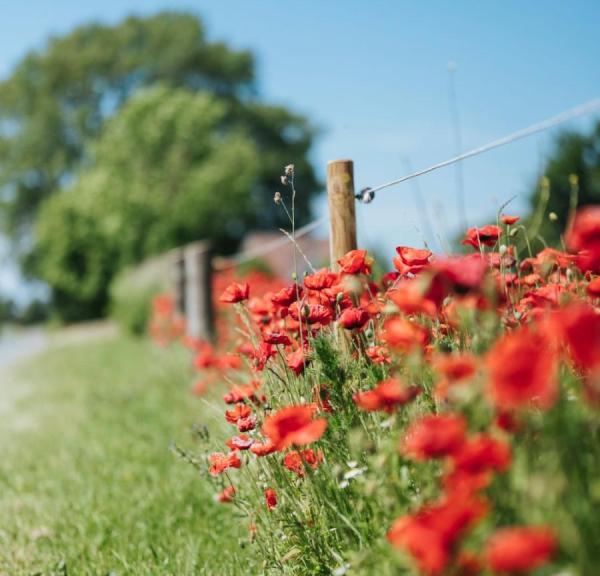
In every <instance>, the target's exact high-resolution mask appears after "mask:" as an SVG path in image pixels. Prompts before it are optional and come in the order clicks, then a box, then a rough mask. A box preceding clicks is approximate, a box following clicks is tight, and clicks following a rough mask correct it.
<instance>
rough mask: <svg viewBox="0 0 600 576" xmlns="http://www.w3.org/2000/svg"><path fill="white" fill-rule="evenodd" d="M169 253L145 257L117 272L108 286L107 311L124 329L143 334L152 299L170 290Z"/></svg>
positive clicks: (135, 333) (134, 333)
mask: <svg viewBox="0 0 600 576" xmlns="http://www.w3.org/2000/svg"><path fill="white" fill-rule="evenodd" d="M169 264H170V260H169V255H168V254H166V255H163V256H158V257H155V258H151V259H149V260H146V261H145V262H144V263H143V264H141V265H139V266H136V267H133V268H127V269H125V270H123V271H122V272H120V273H119V274H117V276H116V277H115V279H114V280H113V282H112V284H111V286H110V312H111V316H112V317H113V318H114V319H115V320H116V321H117V322H118V323H119V325H120V326H121V328H123V329H124V331H125V332H128V333H129V334H133V335H141V334H144V333H145V331H146V328H147V324H148V319H149V316H150V312H151V310H152V300H153V299H154V297H155V296H156V295H158V294H161V293H163V292H166V291H167V290H168V289H169V285H168V280H169V274H170V269H169Z"/></svg>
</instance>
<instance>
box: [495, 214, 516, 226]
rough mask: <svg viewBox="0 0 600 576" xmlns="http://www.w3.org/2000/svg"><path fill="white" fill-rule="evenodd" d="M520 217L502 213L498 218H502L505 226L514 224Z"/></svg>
mask: <svg viewBox="0 0 600 576" xmlns="http://www.w3.org/2000/svg"><path fill="white" fill-rule="evenodd" d="M520 219H521V218H520V217H519V216H507V215H506V214H503V215H502V216H501V218H500V220H502V223H503V224H506V225H507V226H512V225H513V224H516V223H517V222H518V221H519V220H520Z"/></svg>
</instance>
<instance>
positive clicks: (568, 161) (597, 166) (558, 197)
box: [530, 122, 600, 247]
mask: <svg viewBox="0 0 600 576" xmlns="http://www.w3.org/2000/svg"><path fill="white" fill-rule="evenodd" d="M573 176H576V179H573ZM546 197H547V200H546ZM575 203H576V205H577V206H585V205H588V204H598V203H600V122H599V123H597V124H596V126H595V127H594V128H593V129H592V130H591V131H590V132H589V133H587V134H581V133H578V132H572V131H567V132H563V133H561V134H560V135H559V136H558V137H557V139H556V142H555V147H554V150H553V152H552V154H551V155H550V157H549V158H548V160H547V161H546V164H545V167H544V171H543V178H542V179H540V182H539V183H538V185H537V186H536V188H535V189H534V190H533V192H532V194H531V206H532V212H533V216H532V217H531V218H530V225H531V226H532V228H533V230H534V232H535V237H537V238H538V239H539V238H542V239H543V240H544V242H546V243H547V244H548V245H559V244H560V235H561V234H562V232H563V231H564V230H565V228H566V226H567V223H568V219H569V213H570V212H571V207H572V206H573V207H574V206H575ZM550 213H554V214H555V215H556V217H554V216H553V217H552V219H551V218H549V217H548V216H549V214H550ZM538 215H539V218H538ZM531 240H532V241H533V240H535V238H531ZM536 247H537V245H536Z"/></svg>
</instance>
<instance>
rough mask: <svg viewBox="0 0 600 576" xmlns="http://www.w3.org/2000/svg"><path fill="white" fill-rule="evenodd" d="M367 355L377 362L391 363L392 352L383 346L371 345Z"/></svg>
mask: <svg viewBox="0 0 600 576" xmlns="http://www.w3.org/2000/svg"><path fill="white" fill-rule="evenodd" d="M366 353H367V356H368V357H369V358H370V359H371V361H372V362H375V363H376V364H390V363H391V361H392V360H391V359H390V353H389V352H388V351H387V350H386V349H385V348H384V347H383V346H370V347H369V348H367V350H366Z"/></svg>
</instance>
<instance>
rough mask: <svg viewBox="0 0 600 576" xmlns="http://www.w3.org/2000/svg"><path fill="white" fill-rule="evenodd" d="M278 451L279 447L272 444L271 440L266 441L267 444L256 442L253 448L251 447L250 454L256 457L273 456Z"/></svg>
mask: <svg viewBox="0 0 600 576" xmlns="http://www.w3.org/2000/svg"><path fill="white" fill-rule="evenodd" d="M276 451H277V446H275V444H273V442H271V440H268V439H267V440H266V441H265V442H256V441H255V442H254V443H253V444H252V446H250V452H252V454H254V455H255V456H268V455H269V454H273V452H276Z"/></svg>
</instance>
